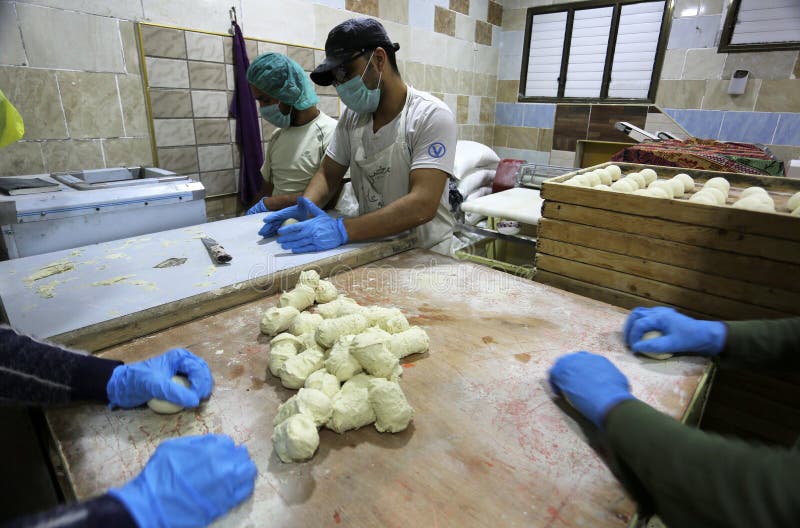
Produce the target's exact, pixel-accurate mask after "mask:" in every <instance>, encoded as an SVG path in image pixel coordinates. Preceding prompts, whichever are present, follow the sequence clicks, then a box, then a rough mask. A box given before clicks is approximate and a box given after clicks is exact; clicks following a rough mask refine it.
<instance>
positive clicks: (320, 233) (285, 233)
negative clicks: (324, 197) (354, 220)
mask: <svg viewBox="0 0 800 528" xmlns="http://www.w3.org/2000/svg"><path fill="white" fill-rule="evenodd" d="M297 202H298V207H301V208H305V210H307V211H308V216H309V217H310V218H309V219H308V220H304V221H302V222H298V223H296V224H292V225H288V226H286V227H282V228H280V229H279V230H278V243H279V244H280V245H281V247H282V248H283V249H290V250H292V253H309V252H311V251H324V250H326V249H333V248H336V247H339V246H341V245H342V244H347V230H346V229H345V228H344V219H342V218H333V217H331V216H330V215H328V214H327V213H326V212H325V211H323V210H322V209H320V208H319V207H317V206H316V204H314V202H312V201H311V200H309V199H307V198H303V197H300V198H299V199H298V200H297Z"/></svg>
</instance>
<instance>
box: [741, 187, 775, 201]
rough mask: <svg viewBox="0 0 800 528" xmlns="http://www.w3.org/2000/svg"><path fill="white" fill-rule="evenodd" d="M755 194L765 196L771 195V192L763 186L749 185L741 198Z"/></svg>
mask: <svg viewBox="0 0 800 528" xmlns="http://www.w3.org/2000/svg"><path fill="white" fill-rule="evenodd" d="M754 194H763V195H765V196H769V193H768V192H767V191H766V189H764V188H763V187H758V186H754V187H748V188H747V189H745V190H743V191H742V193H741V194H740V195H739V199H740V200H744V199H745V198H747V197H748V196H752V195H754Z"/></svg>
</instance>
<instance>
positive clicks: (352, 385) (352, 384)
mask: <svg viewBox="0 0 800 528" xmlns="http://www.w3.org/2000/svg"><path fill="white" fill-rule="evenodd" d="M374 379H375V376H371V375H369V374H367V373H366V372H362V373H361V374H356V375H355V376H353V377H352V378H350V379H349V380H348V381H347V382H345V384H344V385H342V390H343V391H344V392H347V391H351V390H354V389H369V382H370V381H372V380H374Z"/></svg>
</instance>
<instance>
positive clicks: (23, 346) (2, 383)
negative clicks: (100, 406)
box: [0, 326, 122, 404]
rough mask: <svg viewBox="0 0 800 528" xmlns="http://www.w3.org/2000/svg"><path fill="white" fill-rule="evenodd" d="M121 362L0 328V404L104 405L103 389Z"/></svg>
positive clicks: (3, 327)
mask: <svg viewBox="0 0 800 528" xmlns="http://www.w3.org/2000/svg"><path fill="white" fill-rule="evenodd" d="M119 365H122V362H121V361H113V360H110V359H103V358H98V357H94V356H90V355H86V354H82V353H79V352H73V351H70V350H66V349H64V348H61V347H58V346H56V345H51V344H47V343H43V342H41V341H37V340H35V339H33V338H31V337H28V336H24V335H20V334H18V333H17V332H15V331H14V330H12V329H11V328H9V327H8V326H0V400H3V401H6V402H14V403H30V404H51V403H64V402H69V401H73V400H96V401H102V402H107V401H108V394H107V393H106V386H107V385H108V380H109V379H111V373H112V372H113V370H114V369H115V368H116V367H118V366H119Z"/></svg>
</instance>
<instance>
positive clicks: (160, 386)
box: [106, 348, 214, 408]
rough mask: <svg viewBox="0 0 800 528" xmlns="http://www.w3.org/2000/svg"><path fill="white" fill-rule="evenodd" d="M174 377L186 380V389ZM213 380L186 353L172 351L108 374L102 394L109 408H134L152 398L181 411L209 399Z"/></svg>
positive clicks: (202, 365) (197, 359)
mask: <svg viewBox="0 0 800 528" xmlns="http://www.w3.org/2000/svg"><path fill="white" fill-rule="evenodd" d="M176 374H182V375H184V376H186V377H187V378H189V383H190V384H191V385H190V386H189V387H188V388H187V387H184V386H182V385H179V384H177V383H175V382H174V381H172V377H173V376H175V375H176ZM213 386H214V380H213V379H212V377H211V370H210V369H209V368H208V364H206V362H205V361H204V360H203V359H202V358H200V357H197V356H195V355H194V354H192V353H191V352H189V351H188V350H186V349H185V348H173V349H172V350H169V351H167V352H165V353H164V354H161V355H160V356H156V357H152V358H150V359H146V360H144V361H139V362H138V363H131V364H130V365H120V366H118V367H116V368H115V369H114V371H113V372H112V373H111V379H109V380H108V385H107V386H106V393H107V394H108V401H109V402H110V404H111V407H112V408H113V407H123V408H130V407H138V406H139V405H142V404H143V403H147V402H148V401H149V400H151V399H153V398H158V399H159V400H166V401H169V402H172V403H174V404H176V405H180V406H181V407H197V406H198V405H200V400H203V399H205V398H208V397H209V396H210V395H211V389H212V388H213Z"/></svg>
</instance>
